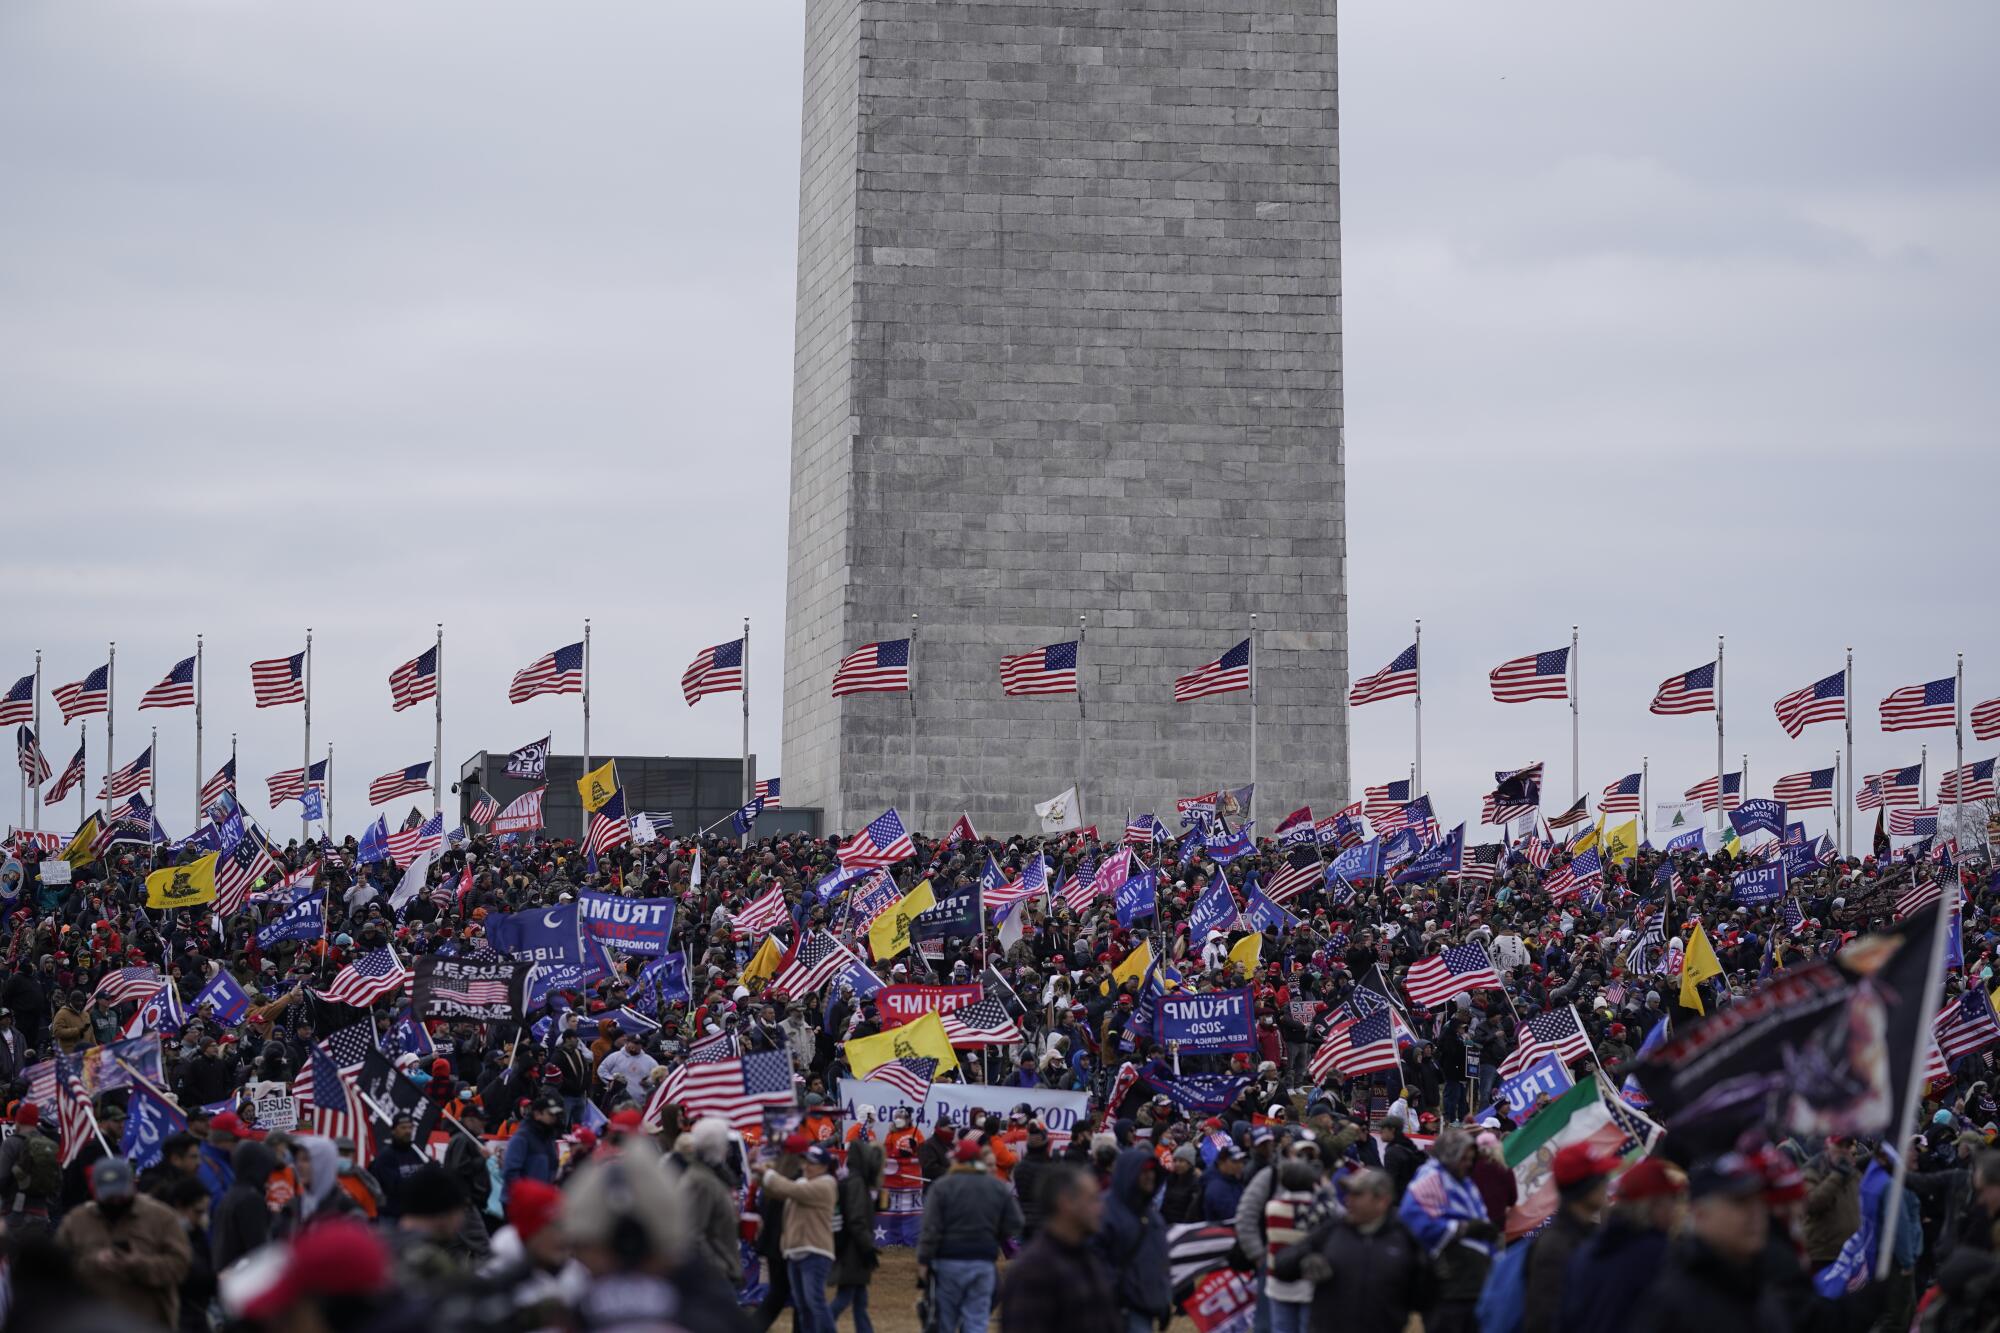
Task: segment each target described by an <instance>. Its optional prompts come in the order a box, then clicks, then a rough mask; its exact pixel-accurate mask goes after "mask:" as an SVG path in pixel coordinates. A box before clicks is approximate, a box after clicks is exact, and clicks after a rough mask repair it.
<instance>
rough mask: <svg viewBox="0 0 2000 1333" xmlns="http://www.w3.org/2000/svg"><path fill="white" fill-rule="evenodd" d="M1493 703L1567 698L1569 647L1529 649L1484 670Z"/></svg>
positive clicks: (1518, 702)
mask: <svg viewBox="0 0 2000 1333" xmlns="http://www.w3.org/2000/svg"><path fill="white" fill-rule="evenodd" d="M1487 681H1488V683H1489V684H1490V685H1491V686H1492V689H1493V699H1494V702H1496V703H1503V704H1520V703H1527V702H1528V701H1529V700H1530V699H1567V698H1569V649H1567V648H1557V649H1555V650H1554V651H1553V652H1547V653H1529V654H1528V655H1527V656H1526V657H1516V658H1513V659H1511V660H1509V661H1505V662H1502V663H1501V664H1500V665H1499V666H1497V667H1494V668H1493V670H1492V671H1491V672H1489V673H1488V674H1487Z"/></svg>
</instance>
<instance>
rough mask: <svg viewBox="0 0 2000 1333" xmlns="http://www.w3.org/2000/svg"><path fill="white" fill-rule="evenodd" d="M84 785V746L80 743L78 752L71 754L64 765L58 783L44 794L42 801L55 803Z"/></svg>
mask: <svg viewBox="0 0 2000 1333" xmlns="http://www.w3.org/2000/svg"><path fill="white" fill-rule="evenodd" d="M82 785H83V746H82V745H81V744H79V745H78V746H77V747H76V753H75V754H74V755H71V756H70V761H69V763H68V764H66V765H64V766H63V771H62V774H61V776H59V777H58V778H57V779H56V785H55V786H53V787H51V788H49V790H48V791H47V793H45V794H44V795H43V797H42V803H43V804H44V805H54V804H55V803H56V802H57V801H60V800H61V799H62V798H63V797H65V796H67V795H69V794H70V792H72V791H74V790H75V789H76V788H78V787H80V786H82Z"/></svg>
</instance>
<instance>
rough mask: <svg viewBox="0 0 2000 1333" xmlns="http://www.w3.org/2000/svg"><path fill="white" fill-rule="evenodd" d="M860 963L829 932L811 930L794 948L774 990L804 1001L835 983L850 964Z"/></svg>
mask: <svg viewBox="0 0 2000 1333" xmlns="http://www.w3.org/2000/svg"><path fill="white" fill-rule="evenodd" d="M859 961H860V959H858V958H856V957H855V956H854V955H853V954H851V953H849V952H848V951H847V948H846V947H845V946H844V945H842V944H841V942H840V941H839V940H836V939H835V938H833V936H831V935H829V934H827V933H826V932H825V931H823V930H809V931H806V932H804V933H803V934H801V935H800V936H799V937H798V940H797V942H796V943H794V944H793V945H792V950H791V952H790V953H789V954H787V955H786V957H785V961H784V964H783V965H782V966H781V967H779V969H778V975H777V976H775V977H773V978H772V979H771V989H773V990H775V991H778V992H780V993H782V994H785V995H789V996H791V997H792V998H793V999H795V1000H802V999H804V998H805V997H806V996H808V995H811V994H812V993H813V992H814V991H816V990H818V989H819V988H820V987H821V986H824V985H825V984H826V983H827V982H829V981H831V980H833V978H834V977H835V976H837V975H839V973H840V971H841V969H843V968H845V967H846V966H847V965H848V964H849V963H857V962H859Z"/></svg>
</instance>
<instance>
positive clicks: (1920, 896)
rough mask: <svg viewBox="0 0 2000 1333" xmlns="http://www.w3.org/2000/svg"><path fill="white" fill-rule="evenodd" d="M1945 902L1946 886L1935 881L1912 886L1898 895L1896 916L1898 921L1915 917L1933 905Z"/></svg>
mask: <svg viewBox="0 0 2000 1333" xmlns="http://www.w3.org/2000/svg"><path fill="white" fill-rule="evenodd" d="M1942 901H1944V886H1943V885H1942V884H1940V883H1938V882H1937V881H1936V880H1934V879H1927V880H1923V881H1921V882H1919V883H1914V884H1911V885H1910V886H1909V887H1908V888H1906V889H1904V890H1903V891H1902V892H1900V893H1898V894H1897V895H1896V908H1895V915H1896V919H1897V920H1898V921H1901V920H1903V919H1904V918H1905V917H1911V916H1915V915H1916V914H1917V913H1918V912H1921V911H1923V910H1924V909H1925V908H1926V907H1929V906H1930V905H1931V904H1933V903H1938V902H1942Z"/></svg>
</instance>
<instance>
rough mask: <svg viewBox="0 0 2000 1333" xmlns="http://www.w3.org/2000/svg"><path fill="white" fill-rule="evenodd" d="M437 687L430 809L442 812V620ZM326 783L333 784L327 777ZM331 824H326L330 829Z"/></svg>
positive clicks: (439, 635) (441, 625)
mask: <svg viewBox="0 0 2000 1333" xmlns="http://www.w3.org/2000/svg"><path fill="white" fill-rule="evenodd" d="M436 666H437V682H436V685H437V688H436V689H435V690H434V691H433V692H432V694H431V702H432V703H433V704H434V705H435V708H434V709H433V725H434V727H435V729H436V733H435V736H434V738H433V739H432V741H431V810H432V812H433V813H437V814H442V813H443V812H444V622H443V621H442V620H440V621H439V622H437V662H436ZM327 785H328V786H329V787H330V786H332V785H333V783H332V780H331V777H329V779H328V782H327ZM332 827H333V826H332V825H331V824H329V825H328V826H327V828H328V831H329V832H331V831H332Z"/></svg>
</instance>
